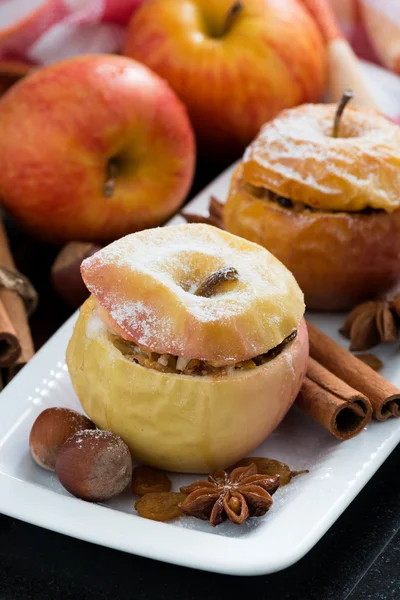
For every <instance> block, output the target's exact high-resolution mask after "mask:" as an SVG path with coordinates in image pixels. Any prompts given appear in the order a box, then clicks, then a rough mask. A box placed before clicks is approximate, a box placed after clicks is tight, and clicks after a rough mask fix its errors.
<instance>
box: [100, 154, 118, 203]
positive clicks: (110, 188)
mask: <svg viewBox="0 0 400 600" xmlns="http://www.w3.org/2000/svg"><path fill="white" fill-rule="evenodd" d="M116 175H117V164H116V163H115V161H113V160H109V161H108V165H107V179H106V182H105V184H104V185H103V195H104V197H105V198H111V197H112V195H113V194H114V191H115V177H116Z"/></svg>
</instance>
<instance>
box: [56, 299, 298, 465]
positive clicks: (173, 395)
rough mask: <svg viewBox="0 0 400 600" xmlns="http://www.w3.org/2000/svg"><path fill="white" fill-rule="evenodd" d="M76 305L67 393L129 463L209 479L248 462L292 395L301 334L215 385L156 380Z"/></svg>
mask: <svg viewBox="0 0 400 600" xmlns="http://www.w3.org/2000/svg"><path fill="white" fill-rule="evenodd" d="M92 311H93V299H92V298H89V299H88V300H86V302H85V303H84V304H83V306H82V307H81V310H80V315H79V317H78V320H77V322H76V325H75V328H74V332H73V335H72V338H71V340H70V342H69V345H68V349H67V364H68V370H69V374H70V377H71V381H72V385H73V387H74V390H75V392H76V394H77V396H78V398H79V400H80V401H81V403H82V407H83V409H84V411H85V413H86V414H87V415H88V416H89V417H90V419H92V420H93V421H94V423H96V425H97V426H98V427H99V428H100V429H107V430H110V431H112V432H113V433H115V434H117V435H119V436H120V437H122V439H123V440H124V442H125V443H126V444H127V445H128V446H129V449H130V450H131V453H132V456H133V457H134V459H135V460H137V461H139V462H141V463H143V464H145V465H149V466H152V467H155V468H158V469H166V470H168V471H177V472H181V473H209V472H210V471H214V470H216V469H224V468H227V467H229V466H230V465H232V464H234V463H236V462H237V461H238V460H240V459H242V458H244V457H245V456H248V455H249V454H250V452H252V451H253V450H254V449H255V448H257V446H259V444H261V442H263V441H264V439H265V438H266V437H267V436H268V435H269V434H270V433H271V432H272V431H273V430H274V429H275V428H276V427H277V426H278V425H279V423H280V422H281V421H282V419H283V418H284V416H285V415H286V413H287V412H288V410H289V408H290V407H291V405H292V404H293V402H294V400H295V399H296V396H297V394H298V392H299V389H300V386H301V384H302V381H303V378H304V376H305V373H306V370H307V363H308V333H307V326H306V323H305V321H304V319H302V320H301V321H300V323H299V324H298V328H297V330H298V334H297V337H296V338H295V339H294V340H293V341H292V342H291V343H290V344H288V345H287V346H286V348H284V349H283V351H282V352H281V354H279V356H277V357H276V358H274V359H272V360H270V361H268V362H267V363H265V364H264V365H262V366H259V367H257V368H256V369H251V370H249V371H241V372H239V373H238V374H237V375H232V376H228V377H222V378H213V377H192V376H190V375H178V374H177V375H175V374H171V373H160V372H158V371H155V370H153V369H147V368H145V367H142V366H140V365H137V364H135V363H134V362H131V361H129V360H127V359H126V358H125V357H124V356H123V355H122V354H121V352H120V351H119V350H118V349H117V348H116V346H114V344H113V343H112V341H111V338H110V336H109V334H108V333H107V329H106V328H105V327H104V328H103V327H101V326H100V327H99V325H98V324H97V323H96V326H95V328H93V327H92V325H91V323H90V319H91V314H92Z"/></svg>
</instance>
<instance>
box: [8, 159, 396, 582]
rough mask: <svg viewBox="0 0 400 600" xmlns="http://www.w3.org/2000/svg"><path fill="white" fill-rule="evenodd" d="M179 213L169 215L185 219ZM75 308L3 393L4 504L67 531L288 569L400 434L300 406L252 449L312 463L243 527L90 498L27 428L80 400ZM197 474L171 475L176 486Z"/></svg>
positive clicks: (213, 566) (159, 554)
mask: <svg viewBox="0 0 400 600" xmlns="http://www.w3.org/2000/svg"><path fill="white" fill-rule="evenodd" d="M231 173H232V168H231V169H228V170H227V171H225V173H223V174H222V175H221V176H220V177H218V178H217V179H216V180H215V181H214V182H213V183H212V184H211V185H210V186H208V188H206V189H205V190H204V191H203V192H202V193H201V194H200V195H199V196H198V197H197V198H196V199H195V200H194V201H193V202H192V203H191V204H190V205H189V206H188V209H189V210H190V211H191V212H198V211H206V209H207V206H208V199H209V196H210V195H211V194H214V195H215V196H217V197H219V198H220V199H221V200H223V199H224V198H225V197H226V193H227V189H228V186H229V179H230V176H231ZM179 221H180V219H179V218H175V219H174V220H173V221H172V222H173V223H176V222H179ZM75 319H76V315H73V316H72V317H71V318H70V319H69V320H68V321H67V322H66V323H65V325H63V327H61V329H60V330H59V331H58V332H57V333H56V334H55V335H54V336H53V337H52V338H51V340H50V341H49V342H48V343H47V344H46V345H45V346H44V347H43V348H42V349H41V350H40V351H39V352H38V353H37V355H36V356H35V357H34V358H33V360H32V361H31V362H30V363H29V364H28V365H27V366H26V367H25V368H24V369H23V370H22V371H21V372H20V374H19V375H18V376H17V377H16V378H15V379H14V380H13V381H12V382H11V383H10V384H9V385H8V386H7V387H6V388H5V390H4V391H3V392H2V393H1V394H0V512H2V513H4V514H7V515H10V516H12V517H15V518H18V519H22V520H24V521H27V522H29V523H33V524H35V525H39V526H41V527H46V528H48V529H52V530H54V531H58V532H60V533H64V534H66V535H70V536H74V537H76V538H79V539H83V540H87V541H90V542H94V543H97V544H102V545H104V546H109V547H111V548H116V549H119V550H124V551H126V552H131V553H135V554H140V555H142V556H147V557H150V558H154V559H159V560H163V561H167V562H171V563H176V564H180V565H185V566H189V567H196V568H199V569H206V570H210V571H216V572H220V573H230V574H236V575H257V574H264V573H271V572H273V571H278V570H280V569H284V568H285V567H288V566H289V565H291V564H293V563H294V562H296V561H297V560H299V559H300V558H301V557H302V556H303V555H304V554H305V553H306V552H308V551H309V550H310V549H311V548H312V547H313V546H314V544H315V543H316V542H317V541H318V540H319V539H320V538H321V537H322V536H323V535H324V533H325V532H326V531H327V529H328V528H329V527H330V526H331V525H332V523H334V522H335V520H336V519H337V518H338V517H339V515H340V514H341V513H342V512H343V511H344V510H345V508H346V507H347V506H348V505H349V504H350V502H351V501H352V500H353V498H354V497H355V496H356V495H357V494H358V492H359V491H360V490H361V489H362V488H363V486H364V485H365V484H366V483H367V481H368V480H369V479H370V478H371V477H372V475H373V474H374V473H375V471H376V470H377V469H378V468H379V466H380V465H381V464H382V463H383V461H384V460H385V459H386V458H387V456H388V455H389V454H390V452H391V451H392V450H393V449H394V448H395V446H396V445H397V444H398V442H399V441H400V421H399V420H395V419H391V420H389V421H387V422H386V423H375V422H374V423H371V424H370V425H368V427H367V428H366V430H365V431H363V432H362V433H361V434H360V435H359V436H358V437H356V438H354V439H352V440H349V441H347V442H338V441H337V440H335V439H334V438H333V436H331V435H330V434H329V433H327V432H326V431H325V430H324V429H323V428H322V427H320V426H319V425H317V424H316V423H314V422H313V421H312V420H311V419H310V418H309V417H307V416H306V415H304V414H303V413H302V412H301V411H300V410H298V409H297V408H296V407H294V408H292V410H291V411H290V412H289V414H288V416H287V417H286V418H285V420H284V422H283V423H282V424H281V425H280V426H279V428H278V429H277V430H276V431H275V432H274V433H273V434H272V435H271V436H270V437H269V438H268V439H267V440H266V441H265V442H264V444H262V445H261V446H260V447H259V448H258V449H257V450H255V451H254V453H253V455H254V456H267V457H271V458H277V459H280V460H282V461H284V462H287V463H288V464H289V465H290V466H291V467H292V469H309V470H310V473H309V474H308V475H302V476H299V477H297V478H296V479H294V480H293V482H292V483H291V484H290V485H288V486H287V487H285V488H283V489H282V490H278V492H277V493H276V494H275V496H274V500H275V502H274V505H273V507H272V509H271V511H270V512H269V513H268V514H267V515H266V516H265V517H263V518H260V519H252V520H250V521H248V522H247V523H246V524H245V525H243V526H242V527H237V526H235V525H233V524H231V523H224V524H222V525H220V526H219V527H217V528H215V529H214V528H212V527H210V526H209V525H208V524H207V523H204V522H201V521H197V520H195V519H192V518H182V519H178V520H176V521H174V522H171V523H157V522H154V521H149V520H146V519H143V518H141V517H139V516H137V514H136V513H135V510H134V499H133V497H132V496H131V495H130V494H129V493H128V492H127V493H126V494H125V495H123V496H121V497H119V498H117V499H114V500H112V501H110V502H107V503H104V504H89V503H86V502H83V501H81V500H78V499H76V498H73V497H72V496H70V495H69V494H68V493H67V492H66V491H64V490H63V488H62V487H61V485H60V484H59V483H58V481H57V479H56V477H55V476H54V475H53V474H51V473H48V472H45V471H43V470H41V469H40V468H39V467H37V466H36V465H35V464H34V463H33V461H32V459H31V457H30V455H29V449H28V437H29V431H30V428H31V425H32V423H33V422H34V420H35V418H36V417H37V415H38V414H39V413H40V412H41V411H42V410H44V409H45V408H48V407H50V406H67V407H71V408H76V409H78V410H79V409H80V407H79V402H78V399H77V398H76V396H75V394H74V392H73V390H72V386H71V382H70V379H69V376H68V372H67V369H66V366H65V360H64V357H65V349H66V346H67V343H68V340H69V338H70V336H71V332H72V328H73V325H74V322H75ZM310 319H311V320H312V321H313V322H315V323H316V324H317V325H319V326H320V327H321V328H322V329H324V330H325V331H326V332H327V333H328V334H329V335H331V336H332V337H333V338H335V339H336V340H337V341H339V342H340V343H341V344H343V345H346V342H345V340H343V339H341V338H340V336H339V335H338V333H337V331H338V328H339V326H340V324H341V323H342V322H343V316H338V315H310ZM376 354H377V355H379V356H380V357H381V358H382V359H383V360H384V364H385V368H384V370H383V375H384V376H385V377H386V378H387V379H389V380H390V381H392V382H393V383H394V384H395V385H397V386H400V359H399V355H398V350H397V348H393V347H391V348H379V349H378V350H377V351H376ZM194 479H195V477H194V476H184V475H173V476H172V480H173V489H175V490H178V489H179V486H180V485H183V484H184V483H188V482H190V481H193V480H194Z"/></svg>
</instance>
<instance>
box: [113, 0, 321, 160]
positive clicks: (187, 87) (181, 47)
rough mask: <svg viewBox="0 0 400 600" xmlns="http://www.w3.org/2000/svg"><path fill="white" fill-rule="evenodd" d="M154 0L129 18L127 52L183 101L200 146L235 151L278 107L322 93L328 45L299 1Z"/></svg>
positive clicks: (230, 153)
mask: <svg viewBox="0 0 400 600" xmlns="http://www.w3.org/2000/svg"><path fill="white" fill-rule="evenodd" d="M233 4H234V0H153V1H152V2H146V3H144V4H143V5H142V6H141V7H139V9H138V10H137V11H136V12H135V13H134V15H133V16H132V18H131V21H130V23H129V28H128V33H127V38H126V43H125V47H124V54H125V55H126V56H130V57H132V58H135V59H137V60H139V61H141V62H143V63H144V64H147V65H148V66H149V67H150V68H151V69H153V70H154V71H155V72H156V73H158V74H159V75H161V76H162V77H164V78H165V79H166V80H167V81H168V82H169V83H170V85H171V86H172V88H173V89H174V90H175V91H176V92H177V94H178V95H179V97H180V98H181V99H182V100H183V101H184V102H185V104H186V106H187V108H188V111H189V116H190V118H191V121H192V123H193V126H194V129H195V131H196V134H197V139H198V142H199V148H200V150H201V151H204V150H206V151H207V154H210V153H211V152H212V153H213V155H214V156H218V157H221V158H222V157H223V158H227V157H230V158H232V157H237V156H238V155H239V154H240V153H241V152H242V151H243V150H244V148H245V147H246V146H247V144H248V143H249V142H250V141H251V140H252V139H253V137H254V136H255V135H256V134H257V132H258V130H259V128H260V126H261V125H262V124H263V123H264V122H266V121H268V120H269V119H271V118H273V117H274V116H275V115H276V114H277V113H278V112H279V111H281V110H282V109H283V108H287V107H292V106H296V105H298V104H302V103H305V102H315V101H317V100H319V99H320V97H321V94H322V92H323V87H324V79H325V47H324V43H323V40H322V37H321V34H320V32H319V30H318V28H317V26H316V25H315V23H314V21H313V19H312V18H311V16H310V15H309V14H308V13H307V11H306V10H305V8H303V7H302V6H301V3H300V2H298V1H297V0H285V2H282V0H244V2H242V4H243V9H242V10H241V11H240V12H239V13H238V14H237V16H236V18H235V19H234V20H233V22H232V25H231V27H230V29H229V31H228V33H226V34H225V35H223V36H222V37H218V33H219V32H221V31H222V28H223V24H224V22H225V18H226V15H227V13H228V11H229V9H230V8H231V7H232V5H233Z"/></svg>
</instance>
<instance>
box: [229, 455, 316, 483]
mask: <svg viewBox="0 0 400 600" xmlns="http://www.w3.org/2000/svg"><path fill="white" fill-rule="evenodd" d="M251 463H254V464H255V465H256V467H257V473H260V474H261V475H270V476H271V477H272V476H274V475H279V487H283V486H284V485H287V484H288V483H289V482H290V480H291V479H292V478H293V477H296V475H300V474H301V473H308V471H307V470H306V471H291V470H290V468H289V467H288V465H285V463H283V462H281V461H279V460H275V459H274V458H263V457H255V456H248V457H247V458H242V460H239V462H238V463H236V465H235V468H236V467H248V466H249V465H251Z"/></svg>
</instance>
